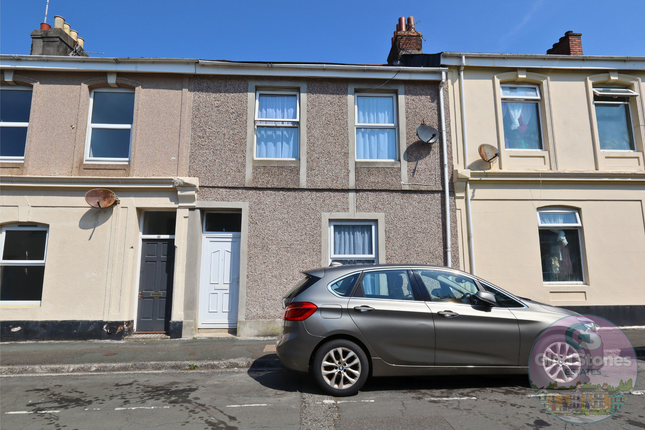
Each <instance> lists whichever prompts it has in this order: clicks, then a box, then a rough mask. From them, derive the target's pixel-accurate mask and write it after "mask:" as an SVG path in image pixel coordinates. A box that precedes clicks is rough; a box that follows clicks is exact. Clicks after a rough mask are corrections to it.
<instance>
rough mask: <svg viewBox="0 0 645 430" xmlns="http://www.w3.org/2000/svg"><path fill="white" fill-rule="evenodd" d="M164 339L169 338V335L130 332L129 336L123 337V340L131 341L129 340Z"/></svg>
mask: <svg viewBox="0 0 645 430" xmlns="http://www.w3.org/2000/svg"><path fill="white" fill-rule="evenodd" d="M166 339H170V336H168V335H167V334H165V333H132V334H131V335H130V336H128V337H124V338H123V340H127V341H131V342H137V341H144V340H166Z"/></svg>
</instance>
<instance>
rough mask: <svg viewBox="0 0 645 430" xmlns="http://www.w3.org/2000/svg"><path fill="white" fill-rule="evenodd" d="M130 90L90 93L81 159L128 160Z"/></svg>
mask: <svg viewBox="0 0 645 430" xmlns="http://www.w3.org/2000/svg"><path fill="white" fill-rule="evenodd" d="M133 118H134V91H131V90H125V89H114V88H111V89H100V90H93V91H92V95H91V100H90V121H89V123H90V124H89V127H88V130H87V145H86V149H85V160H86V161H91V162H107V163H126V162H128V160H129V159H130V143H131V141H132V120H133Z"/></svg>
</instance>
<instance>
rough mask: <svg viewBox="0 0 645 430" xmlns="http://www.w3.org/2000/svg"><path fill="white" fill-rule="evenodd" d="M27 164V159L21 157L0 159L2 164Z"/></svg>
mask: <svg viewBox="0 0 645 430" xmlns="http://www.w3.org/2000/svg"><path fill="white" fill-rule="evenodd" d="M24 162H25V157H20V158H3V157H0V163H2V164H4V163H7V164H9V163H11V164H24Z"/></svg>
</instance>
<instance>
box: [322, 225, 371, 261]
mask: <svg viewBox="0 0 645 430" xmlns="http://www.w3.org/2000/svg"><path fill="white" fill-rule="evenodd" d="M337 225H351V226H359V225H369V226H371V227H372V254H334V226H337ZM376 234H377V222H376V221H329V264H331V262H332V261H333V260H374V264H377V263H378V238H377V236H376Z"/></svg>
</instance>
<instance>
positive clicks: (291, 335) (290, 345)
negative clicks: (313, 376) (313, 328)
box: [276, 321, 321, 372]
mask: <svg viewBox="0 0 645 430" xmlns="http://www.w3.org/2000/svg"><path fill="white" fill-rule="evenodd" d="M320 340H321V338H320V337H318V336H312V335H310V334H309V333H308V332H307V330H306V328H305V325H304V323H303V322H301V321H285V325H284V326H283V329H282V334H281V335H280V337H278V343H277V346H276V352H277V354H278V357H279V358H280V361H281V362H282V364H283V365H284V366H285V367H286V368H288V369H292V370H296V371H298V372H307V371H308V370H309V359H310V358H311V355H312V354H313V352H314V350H315V349H316V346H317V345H318V343H319V342H320Z"/></svg>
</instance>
